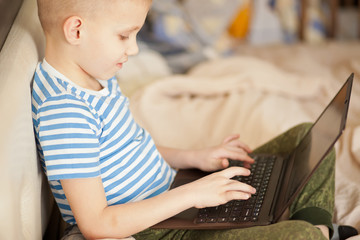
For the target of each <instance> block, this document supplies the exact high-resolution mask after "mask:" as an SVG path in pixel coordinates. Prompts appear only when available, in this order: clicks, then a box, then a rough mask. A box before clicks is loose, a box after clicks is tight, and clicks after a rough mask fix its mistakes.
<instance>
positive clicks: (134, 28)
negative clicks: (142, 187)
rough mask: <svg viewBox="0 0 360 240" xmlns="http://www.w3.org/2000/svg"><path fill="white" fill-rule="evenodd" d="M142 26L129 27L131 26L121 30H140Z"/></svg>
mask: <svg viewBox="0 0 360 240" xmlns="http://www.w3.org/2000/svg"><path fill="white" fill-rule="evenodd" d="M139 29H140V27H139V26H133V27H129V28H126V29H122V30H121V31H122V32H132V31H136V30H139Z"/></svg>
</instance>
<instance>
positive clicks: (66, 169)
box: [32, 60, 175, 224]
mask: <svg viewBox="0 0 360 240" xmlns="http://www.w3.org/2000/svg"><path fill="white" fill-rule="evenodd" d="M99 82H100V84H101V85H102V86H103V89H102V90H101V91H91V90H88V89H84V88H81V87H79V86H77V85H76V84H74V83H73V82H71V81H70V80H69V79H67V78H66V77H65V76H63V75H62V74H60V73H59V72H57V71H56V70H55V69H54V68H53V67H52V66H50V65H49V64H48V63H47V62H46V61H45V60H44V61H43V63H39V65H38V66H37V69H36V73H35V76H34V82H33V90H32V111H33V124H34V129H35V135H36V141H37V147H38V152H39V156H40V160H41V164H42V167H43V169H44V171H45V173H46V175H47V177H48V180H49V183H50V187H51V190H52V192H53V194H54V197H55V200H56V202H57V204H58V206H59V208H60V211H61V214H62V216H63V218H64V220H65V221H66V222H68V223H70V224H75V223H76V221H75V219H74V216H73V213H72V211H71V209H70V206H69V203H68V201H67V199H66V196H65V194H64V191H63V189H62V186H61V184H60V180H61V179H71V178H89V177H97V176H100V177H101V179H102V183H103V186H104V190H105V194H106V199H107V202H108V205H114V204H122V203H127V202H134V201H139V200H142V199H146V198H150V197H153V196H156V195H158V194H160V193H162V192H164V191H166V190H167V189H168V188H169V185H170V184H171V182H172V181H173V178H174V175H175V170H173V169H172V168H171V167H170V166H169V165H168V164H167V163H166V162H165V161H164V159H163V158H162V157H161V155H160V154H159V152H158V151H157V149H156V147H155V144H154V142H153V140H152V138H151V136H150V135H149V133H148V132H147V131H145V130H144V129H143V128H141V127H140V126H139V125H138V124H136V123H135V121H134V119H133V117H132V115H131V113H130V111H129V108H128V99H127V98H126V97H124V96H123V95H122V94H121V91H120V88H119V86H118V84H117V81H116V79H115V78H113V79H110V80H107V81H99Z"/></svg>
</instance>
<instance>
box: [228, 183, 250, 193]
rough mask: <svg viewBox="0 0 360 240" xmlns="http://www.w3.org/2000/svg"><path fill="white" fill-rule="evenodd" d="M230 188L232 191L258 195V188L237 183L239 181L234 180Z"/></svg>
mask: <svg viewBox="0 0 360 240" xmlns="http://www.w3.org/2000/svg"><path fill="white" fill-rule="evenodd" d="M229 186H230V189H229V190H230V191H242V192H245V193H250V194H255V193H256V188H254V187H252V186H251V185H249V184H246V183H243V182H240V181H237V180H232V182H231V184H229Z"/></svg>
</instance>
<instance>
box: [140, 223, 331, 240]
mask: <svg viewBox="0 0 360 240" xmlns="http://www.w3.org/2000/svg"><path fill="white" fill-rule="evenodd" d="M134 238H135V239H136V240H145V239H146V240H223V239H226V240H235V239H236V240H237V239H241V240H253V239H262V240H273V239H277V240H291V239H294V240H295V239H296V240H302V239H308V240H310V239H311V240H324V239H326V238H325V237H324V235H323V234H322V233H321V232H320V230H319V229H317V228H315V227H314V226H313V225H312V224H310V223H308V222H305V221H295V220H294V221H283V222H279V223H276V224H272V225H268V226H261V227H260V226H259V227H251V228H243V229H229V230H173V229H147V230H145V231H143V232H140V233H138V234H136V235H134Z"/></svg>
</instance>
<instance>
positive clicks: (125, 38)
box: [119, 35, 129, 40]
mask: <svg viewBox="0 0 360 240" xmlns="http://www.w3.org/2000/svg"><path fill="white" fill-rule="evenodd" d="M119 38H120V40H127V39H129V36H124V35H119Z"/></svg>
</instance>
